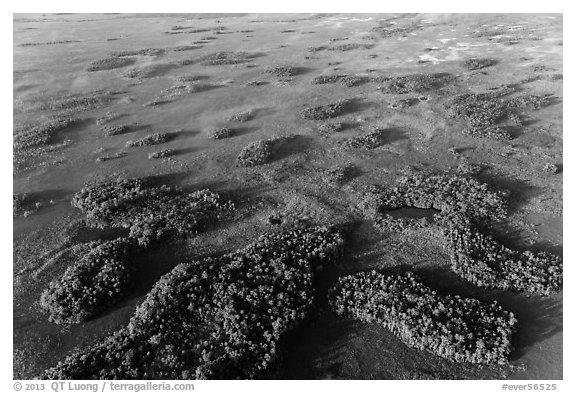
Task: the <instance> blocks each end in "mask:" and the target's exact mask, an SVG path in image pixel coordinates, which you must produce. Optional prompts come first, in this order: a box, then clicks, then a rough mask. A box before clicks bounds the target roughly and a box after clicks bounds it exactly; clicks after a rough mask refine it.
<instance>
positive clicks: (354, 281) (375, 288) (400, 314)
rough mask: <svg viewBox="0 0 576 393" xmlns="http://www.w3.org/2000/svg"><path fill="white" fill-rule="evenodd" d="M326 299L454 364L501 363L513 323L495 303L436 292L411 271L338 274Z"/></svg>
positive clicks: (507, 350)
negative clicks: (400, 273) (399, 273)
mask: <svg viewBox="0 0 576 393" xmlns="http://www.w3.org/2000/svg"><path fill="white" fill-rule="evenodd" d="M329 302H330V304H331V306H332V308H333V309H334V310H335V311H336V313H338V314H339V315H346V316H348V317H351V318H353V319H358V320H360V321H363V322H369V323H374V322H375V323H379V324H381V325H383V326H385V327H386V328H388V329H390V330H391V331H392V332H393V333H394V334H395V335H397V336H398V337H399V338H400V339H401V340H402V341H403V342H404V343H406V345H408V346H410V347H412V348H417V349H420V350H427V351H430V352H432V353H434V354H436V355H438V356H440V357H443V358H445V359H448V360H453V361H456V362H471V363H479V364H490V363H499V364H506V363H507V356H508V354H509V353H510V351H511V349H512V348H511V344H510V339H511V336H512V333H513V328H514V325H515V324H516V322H517V321H516V319H515V318H514V315H513V314H512V313H510V312H508V311H505V310H503V309H502V307H501V306H500V305H498V303H496V302H494V303H492V304H490V305H485V304H482V303H480V301H478V300H476V299H469V298H461V297H459V296H449V295H448V296H443V295H440V294H438V293H437V292H435V291H434V290H432V289H431V288H429V287H427V286H425V285H424V284H422V283H421V282H420V281H419V280H418V279H417V278H416V277H415V276H414V275H413V274H411V273H406V274H402V275H389V276H387V275H383V274H380V273H377V272H375V271H372V272H362V273H358V274H355V275H352V276H348V277H344V278H340V279H339V280H338V283H337V284H336V285H335V286H334V287H333V288H332V289H331V291H330V294H329Z"/></svg>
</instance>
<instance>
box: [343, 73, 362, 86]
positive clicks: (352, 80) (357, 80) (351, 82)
mask: <svg viewBox="0 0 576 393" xmlns="http://www.w3.org/2000/svg"><path fill="white" fill-rule="evenodd" d="M367 81H368V78H366V77H364V76H358V75H346V76H344V77H342V78H341V79H340V84H342V85H343V86H346V87H354V86H360V85H362V84H364V83H366V82H367Z"/></svg>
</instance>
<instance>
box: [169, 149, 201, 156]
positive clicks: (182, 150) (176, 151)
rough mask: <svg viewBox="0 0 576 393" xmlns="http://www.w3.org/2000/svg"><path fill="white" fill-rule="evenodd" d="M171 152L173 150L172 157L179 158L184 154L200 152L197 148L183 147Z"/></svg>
mask: <svg viewBox="0 0 576 393" xmlns="http://www.w3.org/2000/svg"><path fill="white" fill-rule="evenodd" d="M173 150H174V155H175V156H181V155H184V154H190V153H194V152H197V151H198V150H200V149H199V148H197V147H185V148H182V149H173Z"/></svg>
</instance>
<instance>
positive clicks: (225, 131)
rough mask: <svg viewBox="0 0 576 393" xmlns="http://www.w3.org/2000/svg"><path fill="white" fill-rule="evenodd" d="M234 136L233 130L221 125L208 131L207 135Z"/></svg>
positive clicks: (211, 137)
mask: <svg viewBox="0 0 576 393" xmlns="http://www.w3.org/2000/svg"><path fill="white" fill-rule="evenodd" d="M232 136H234V131H233V130H232V129H230V128H226V127H222V128H217V129H215V130H212V131H210V133H209V135H208V137H209V138H210V139H226V138H230V137H232Z"/></svg>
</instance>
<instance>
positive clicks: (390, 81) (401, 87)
mask: <svg viewBox="0 0 576 393" xmlns="http://www.w3.org/2000/svg"><path fill="white" fill-rule="evenodd" d="M453 79H454V78H453V76H452V75H450V74H448V73H445V72H440V73H434V74H412V75H403V76H395V77H382V78H380V81H382V82H383V85H382V86H381V87H380V90H381V91H382V92H384V93H387V94H407V93H424V92H427V91H430V90H436V89H439V88H441V87H443V86H444V85H446V84H447V83H449V82H451V81H452V80H453Z"/></svg>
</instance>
